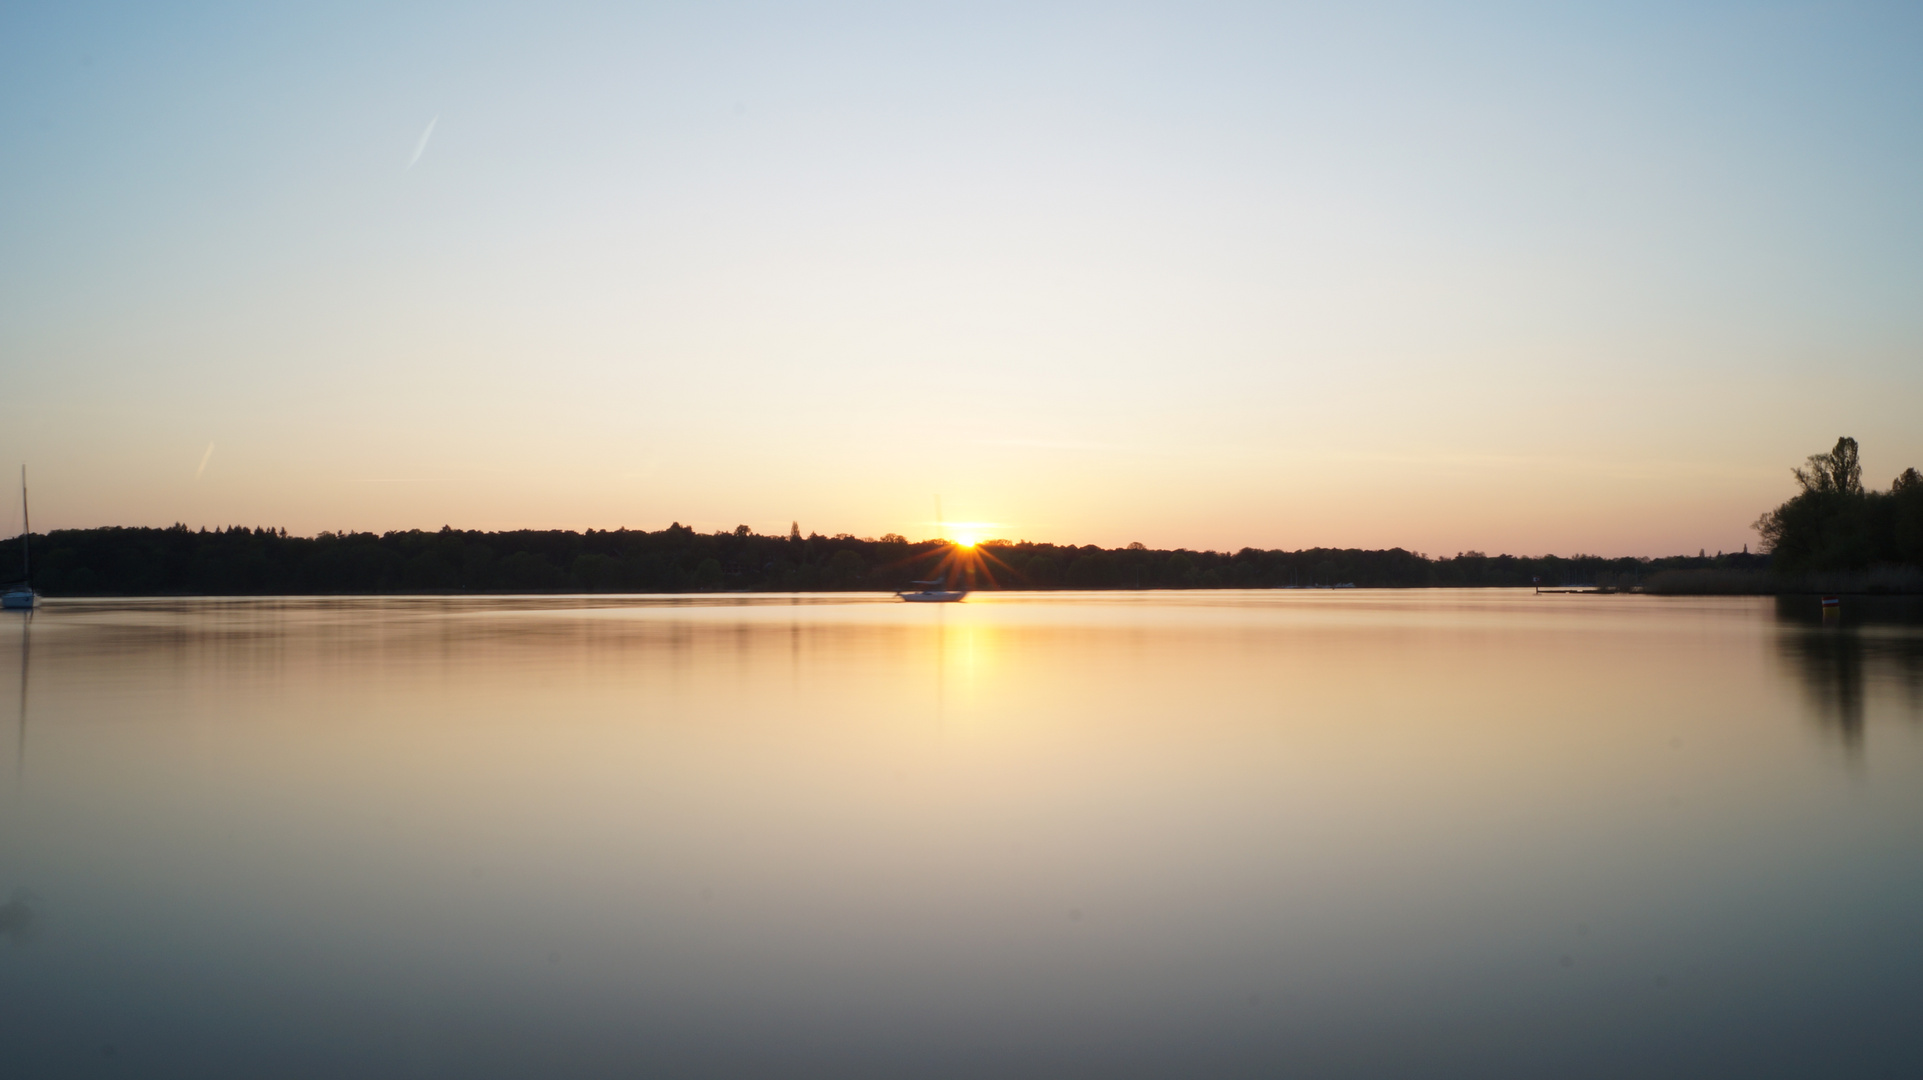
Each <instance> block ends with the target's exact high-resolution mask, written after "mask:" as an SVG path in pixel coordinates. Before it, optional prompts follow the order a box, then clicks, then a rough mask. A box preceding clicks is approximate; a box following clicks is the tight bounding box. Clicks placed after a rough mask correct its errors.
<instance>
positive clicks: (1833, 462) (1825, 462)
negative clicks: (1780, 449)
mask: <svg viewBox="0 0 1923 1080" xmlns="http://www.w3.org/2000/svg"><path fill="white" fill-rule="evenodd" d="M1912 471H1914V470H1912ZM1790 472H1791V473H1793V474H1794V475H1795V477H1796V482H1797V483H1799V484H1801V485H1803V490H1804V491H1814V492H1832V491H1833V492H1840V493H1841V494H1844V495H1861V494H1863V465H1862V463H1861V462H1860V461H1858V460H1857V454H1856V440H1855V439H1852V438H1850V437H1849V436H1848V435H1845V436H1843V437H1842V438H1840V439H1838V440H1836V445H1835V446H1834V447H1832V448H1831V449H1830V452H1829V453H1827V454H1811V455H1810V456H1809V460H1808V461H1807V462H1805V463H1804V464H1803V465H1802V466H1801V467H1800V468H1795V469H1791V470H1790Z"/></svg>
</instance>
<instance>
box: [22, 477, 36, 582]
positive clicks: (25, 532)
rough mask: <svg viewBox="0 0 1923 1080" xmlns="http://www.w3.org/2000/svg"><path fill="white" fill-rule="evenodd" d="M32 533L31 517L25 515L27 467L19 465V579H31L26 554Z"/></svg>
mask: <svg viewBox="0 0 1923 1080" xmlns="http://www.w3.org/2000/svg"><path fill="white" fill-rule="evenodd" d="M32 535H33V519H32V518H29V517H28V516H27V467H26V466H25V465H22V466H20V580H22V581H32V580H33V560H32V559H31V558H30V557H29V556H28V554H27V544H28V543H29V542H30V541H29V540H28V538H29V537H31V536H32Z"/></svg>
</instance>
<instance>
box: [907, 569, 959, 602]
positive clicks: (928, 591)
mask: <svg viewBox="0 0 1923 1080" xmlns="http://www.w3.org/2000/svg"><path fill="white" fill-rule="evenodd" d="M947 579H948V575H946V574H943V575H942V576H941V577H938V578H936V579H935V580H933V581H911V582H909V583H908V584H910V585H920V586H921V589H920V590H919V591H916V592H898V593H896V594H895V595H896V596H899V597H901V598H902V599H903V600H907V601H909V602H910V603H915V604H952V603H955V602H956V601H958V600H960V599H961V598H962V597H964V596H967V595H968V590H967V589H946V588H943V586H945V585H947V584H948V580H947Z"/></svg>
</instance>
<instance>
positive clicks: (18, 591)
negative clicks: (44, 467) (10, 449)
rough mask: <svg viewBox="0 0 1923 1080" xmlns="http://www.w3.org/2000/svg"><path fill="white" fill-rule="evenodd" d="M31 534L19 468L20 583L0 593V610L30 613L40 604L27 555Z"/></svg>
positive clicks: (24, 475) (23, 469)
mask: <svg viewBox="0 0 1923 1080" xmlns="http://www.w3.org/2000/svg"><path fill="white" fill-rule="evenodd" d="M32 534H33V522H32V519H30V518H29V517H27V467H26V466H25V465H22V466H20V582H19V584H17V585H9V586H7V589H6V591H5V592H0V608H4V609H6V610H8V611H31V610H33V607H34V605H35V604H38V603H39V602H40V594H39V593H36V592H34V591H33V563H32V561H31V559H30V558H29V557H28V554H27V538H28V537H29V536H31V535H32Z"/></svg>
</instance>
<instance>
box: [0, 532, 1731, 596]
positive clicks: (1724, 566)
mask: <svg viewBox="0 0 1923 1080" xmlns="http://www.w3.org/2000/svg"><path fill="white" fill-rule="evenodd" d="M32 544H33V553H34V562H33V565H34V585H35V587H36V588H37V589H39V590H40V591H41V592H42V593H44V594H46V595H49V596H164V595H209V596H244V595H287V594H293V595H302V594H382V593H388V594H393V593H427V594H432V593H558V592H586V593H622V592H650V593H653V592H674V593H681V592H729V591H754V592H792V591H839V590H887V591H893V590H897V589H904V588H908V587H910V585H911V583H912V582H914V581H917V580H927V579H929V578H930V577H932V576H934V575H937V574H940V575H943V576H945V577H947V578H948V579H949V580H950V581H951V582H954V583H958V584H964V585H967V586H969V587H972V588H977V589H1195V588H1201V589H1210V588H1239V589H1269V588H1282V587H1288V586H1298V587H1310V586H1328V585H1338V584H1353V585H1356V586H1358V587H1420V586H1527V585H1531V584H1542V585H1577V584H1585V585H1587V584H1595V585H1605V586H1607V585H1618V586H1628V585H1633V584H1636V583H1638V582H1640V581H1641V580H1643V579H1644V578H1645V577H1646V576H1648V575H1651V574H1653V573H1656V572H1658V571H1663V570H1712V569H1717V570H1761V569H1763V568H1764V567H1766V566H1767V565H1768V560H1767V558H1766V557H1764V556H1762V555H1755V554H1749V553H1746V552H1745V553H1732V554H1721V553H1719V554H1717V555H1713V556H1712V555H1709V554H1707V553H1699V554H1698V555H1695V556H1675V557H1672V558H1662V559H1647V558H1618V559H1608V558H1603V557H1600V556H1595V555H1576V556H1571V557H1567V558H1563V557H1558V556H1554V555H1545V556H1540V557H1524V556H1515V555H1494V556H1490V555H1484V554H1482V553H1481V552H1476V551H1470V552H1463V553H1460V554H1457V555H1454V556H1444V557H1439V558H1432V557H1429V556H1426V555H1422V554H1418V553H1416V552H1411V551H1405V550H1403V549H1402V548H1391V549H1389V550H1386V551H1367V550H1360V549H1354V548H1311V549H1306V550H1301V551H1264V550H1259V549H1256V548H1243V549H1241V550H1240V551H1235V552H1225V551H1191V550H1187V549H1174V550H1167V549H1152V548H1148V547H1145V546H1143V545H1141V544H1130V545H1129V546H1127V547H1125V548H1101V547H1096V546H1094V545H1084V546H1080V547H1077V546H1074V545H1059V544H1036V543H1028V542H1026V541H1024V542H1020V543H1014V542H1004V541H987V542H985V543H983V544H981V545H980V546H979V547H977V548H974V549H964V548H958V547H956V546H954V545H952V544H950V543H948V542H946V541H943V540H922V541H909V540H907V539H906V538H904V537H901V536H897V535H893V534H890V535H887V536H883V537H881V538H879V539H867V538H858V537H854V536H850V535H847V534H842V535H837V536H822V535H819V534H811V535H808V536H803V535H802V534H801V530H800V529H799V528H798V527H797V528H792V529H791V530H790V532H789V535H787V536H780V535H774V536H769V535H762V534H758V533H755V532H753V531H752V530H750V529H749V528H748V527H747V526H746V525H743V526H739V527H737V528H735V529H732V530H727V531H723V532H714V533H705V532H697V531H696V530H694V529H691V528H689V527H687V526H685V525H681V524H679V523H676V524H674V525H670V526H668V527H667V528H665V529H661V530H658V531H653V532H648V531H640V530H630V529H615V530H611V531H610V530H598V529H590V530H588V531H586V532H568V531H535V530H523V531H516V532H478V531H464V530H458V529H452V528H442V529H441V530H440V531H438V532H425V531H419V530H410V531H406V532H388V533H379V534H376V533H355V532H347V533H333V532H323V533H321V534H320V535H318V536H312V537H302V536H290V535H288V534H287V532H286V530H284V529H273V528H248V527H234V528H218V529H197V530H196V529H189V528H188V527H186V526H185V525H175V526H173V527H171V528H99V529H56V530H53V531H51V532H49V533H47V534H45V535H36V536H34V537H33V538H32ZM18 545H19V540H18V539H17V538H16V539H14V540H10V541H7V542H5V543H0V566H5V565H18V563H19V558H20V552H19V546H18Z"/></svg>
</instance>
